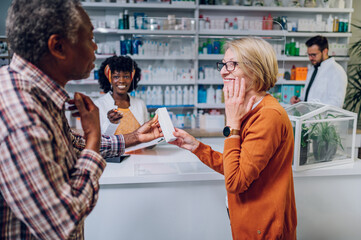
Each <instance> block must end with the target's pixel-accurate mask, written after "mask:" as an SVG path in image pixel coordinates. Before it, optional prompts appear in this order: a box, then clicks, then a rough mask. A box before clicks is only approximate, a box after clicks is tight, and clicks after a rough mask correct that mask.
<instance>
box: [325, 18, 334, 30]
mask: <svg viewBox="0 0 361 240" xmlns="http://www.w3.org/2000/svg"><path fill="white" fill-rule="evenodd" d="M332 30H333V17H332V14H330V15H329V16H328V19H327V24H326V32H332Z"/></svg>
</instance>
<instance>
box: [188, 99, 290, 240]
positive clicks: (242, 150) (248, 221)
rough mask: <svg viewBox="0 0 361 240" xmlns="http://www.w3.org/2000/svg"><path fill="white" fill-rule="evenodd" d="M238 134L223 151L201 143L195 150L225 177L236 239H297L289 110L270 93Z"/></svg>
mask: <svg viewBox="0 0 361 240" xmlns="http://www.w3.org/2000/svg"><path fill="white" fill-rule="evenodd" d="M240 135H241V139H240V140H239V139H238V138H228V139H226V140H225V142H224V151H223V155H222V154H221V153H219V152H216V151H213V150H212V149H211V147H210V146H207V145H205V144H202V143H201V144H200V145H199V147H198V148H197V149H196V150H195V151H194V152H193V153H194V154H196V155H197V156H198V157H199V159H200V160H201V161H202V162H203V163H205V164H206V165H208V166H209V167H210V168H212V169H214V170H215V171H217V172H219V173H221V174H223V175H224V177H225V185H226V189H227V195H228V206H229V213H230V221H231V228H232V236H233V239H242V240H243V239H272V240H273V239H284V240H294V239H296V226H297V214H296V204H295V195H294V187H293V176H292V159H293V145H294V139H293V130H292V125H291V122H290V120H289V118H288V115H287V113H286V111H285V110H284V109H283V108H282V107H281V105H280V104H279V103H278V101H277V100H276V99H275V98H273V97H272V96H271V95H266V96H265V97H264V98H263V100H262V101H261V102H260V103H259V104H258V105H257V107H256V108H255V109H253V110H252V111H251V113H250V114H249V115H248V117H247V118H246V119H245V120H243V122H242V125H241V133H240Z"/></svg>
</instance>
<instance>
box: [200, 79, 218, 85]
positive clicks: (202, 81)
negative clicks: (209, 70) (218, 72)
mask: <svg viewBox="0 0 361 240" xmlns="http://www.w3.org/2000/svg"><path fill="white" fill-rule="evenodd" d="M197 84H198V85H223V80H222V79H220V80H199V79H198V82H197Z"/></svg>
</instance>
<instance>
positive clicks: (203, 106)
mask: <svg viewBox="0 0 361 240" xmlns="http://www.w3.org/2000/svg"><path fill="white" fill-rule="evenodd" d="M196 107H197V108H201V109H214V108H218V109H224V103H221V104H207V103H197V105H196Z"/></svg>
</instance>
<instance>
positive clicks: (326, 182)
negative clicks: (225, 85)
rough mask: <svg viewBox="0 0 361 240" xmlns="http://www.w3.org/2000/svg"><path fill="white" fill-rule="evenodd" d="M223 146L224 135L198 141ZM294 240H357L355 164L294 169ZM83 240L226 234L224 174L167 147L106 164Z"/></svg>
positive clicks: (360, 214) (360, 168) (359, 195)
mask: <svg viewBox="0 0 361 240" xmlns="http://www.w3.org/2000/svg"><path fill="white" fill-rule="evenodd" d="M201 140H202V142H204V143H206V144H210V145H211V146H212V147H213V148H214V149H215V150H218V151H222V150H223V140H224V139H223V138H203V139H201ZM294 182H295V194H296V205H297V212H298V239H328V240H333V239H335V240H339V239H349V240H353V239H360V236H361V230H359V229H360V228H359V226H358V225H359V223H360V222H361V161H360V160H358V161H356V162H355V163H354V164H349V165H342V166H333V167H328V168H322V169H317V170H316V169H315V170H307V171H302V172H295V173H294ZM100 184H101V188H100V193H99V200H98V203H97V206H96V207H95V209H94V210H93V212H92V213H91V214H90V216H89V217H88V218H87V219H86V221H85V239H87V240H91V239H107V240H112V239H114V240H115V239H131V240H143V239H157V240H163V239H164V240H169V239H172V240H178V239H179V240H184V239H187V240H188V239H190V240H192V239H207V240H213V239H214V240H219V239H222V240H226V239H231V232H230V225H229V220H228V216H227V212H226V209H225V196H226V191H225V188H224V178H223V176H222V175H220V174H218V173H216V172H214V171H213V170H211V169H210V168H208V167H207V166H205V165H204V164H203V163H201V162H200V161H199V160H198V159H197V157H196V156H195V155H193V154H192V153H190V152H188V151H186V150H183V149H180V148H178V147H176V146H173V145H170V144H166V143H164V144H159V145H158V146H157V147H155V148H153V149H145V150H141V151H138V152H137V153H136V154H135V155H131V156H130V157H129V158H127V159H125V160H123V161H122V162H121V163H108V165H107V167H106V169H105V171H104V173H103V175H102V177H101V179H100Z"/></svg>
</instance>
